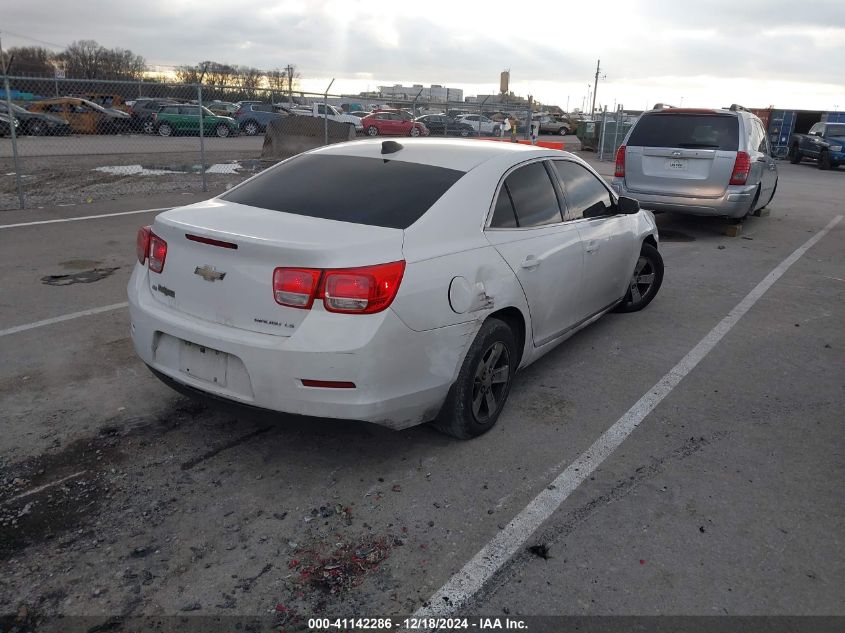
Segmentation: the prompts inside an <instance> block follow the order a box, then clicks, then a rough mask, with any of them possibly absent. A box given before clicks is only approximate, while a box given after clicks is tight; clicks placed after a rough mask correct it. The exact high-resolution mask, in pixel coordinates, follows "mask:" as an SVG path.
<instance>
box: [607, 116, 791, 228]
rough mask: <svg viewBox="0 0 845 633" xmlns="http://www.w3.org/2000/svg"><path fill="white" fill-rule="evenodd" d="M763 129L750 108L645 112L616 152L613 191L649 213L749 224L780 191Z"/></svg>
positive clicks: (775, 169)
mask: <svg viewBox="0 0 845 633" xmlns="http://www.w3.org/2000/svg"><path fill="white" fill-rule="evenodd" d="M777 181H778V171H777V163H776V162H775V159H774V158H773V156H772V152H771V148H770V147H769V140H768V138H767V136H766V131H765V129H764V128H763V124H762V123H761V122H760V119H758V118H757V117H756V116H755V115H754V114H752V113H751V112H748V111H747V110H745V109H744V108H741V107H738V106H731V109H722V110H708V109H694V108H662V109H657V110H651V111H649V112H645V113H644V114H643V115H642V116H641V117H640V118H639V119H638V120H637V122H636V123H635V124H634V127H632V128H631V129H630V131H629V132H628V134H627V135H626V138H625V140H624V142H623V144H622V145H621V146H620V147H619V149H618V150H617V152H616V169H615V175H614V178H613V188H614V189H615V190H616V192H617V193H619V194H620V195H622V196H629V197H631V198H635V199H636V200H639V202H640V204H641V205H642V206H643V207H644V208H646V209H655V210H658V211H674V212H678V213H689V214H693V215H713V216H723V217H728V218H734V219H742V218H744V217H746V216H747V215H748V214H750V213H753V212H755V211H757V210H759V209H762V208H763V207H765V206H766V205H768V204H769V203H770V202H771V201H772V198H774V195H775V190H776V189H777Z"/></svg>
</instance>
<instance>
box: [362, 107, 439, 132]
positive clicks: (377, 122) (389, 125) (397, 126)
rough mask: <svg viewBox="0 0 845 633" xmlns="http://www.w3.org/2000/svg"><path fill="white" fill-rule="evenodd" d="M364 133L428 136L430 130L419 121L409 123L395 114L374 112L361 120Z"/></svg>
mask: <svg viewBox="0 0 845 633" xmlns="http://www.w3.org/2000/svg"><path fill="white" fill-rule="evenodd" d="M361 123H363V124H364V132H366V133H367V134H368V135H370V136H378V135H379V134H384V135H395V136H428V128H427V127H426V126H425V125H423V124H422V123H420V122H419V121H407V120H405V119H403V118H402V117H401V116H400V115H398V114H395V113H393V112H374V113H373V114H371V115H369V116H365V117H364V118H363V119H361Z"/></svg>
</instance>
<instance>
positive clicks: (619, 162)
mask: <svg viewBox="0 0 845 633" xmlns="http://www.w3.org/2000/svg"><path fill="white" fill-rule="evenodd" d="M613 175H614V177H616V178H624V177H625V146H624V145H620V146H619V149H617V150H616V170H615V171H614V172H613Z"/></svg>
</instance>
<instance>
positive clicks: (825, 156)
mask: <svg viewBox="0 0 845 633" xmlns="http://www.w3.org/2000/svg"><path fill="white" fill-rule="evenodd" d="M830 168H831V164H830V152H828V151H827V150H826V149H824V150H822V153H821V154H819V169H830Z"/></svg>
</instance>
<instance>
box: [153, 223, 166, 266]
mask: <svg viewBox="0 0 845 633" xmlns="http://www.w3.org/2000/svg"><path fill="white" fill-rule="evenodd" d="M166 257H167V242H165V241H164V240H163V239H161V238H160V237H159V236H158V235H156V234H155V233H153V232H152V231H150V251H149V258H150V270H151V271H153V272H154V273H160V272H161V271H162V270H164V260H165V258H166Z"/></svg>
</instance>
